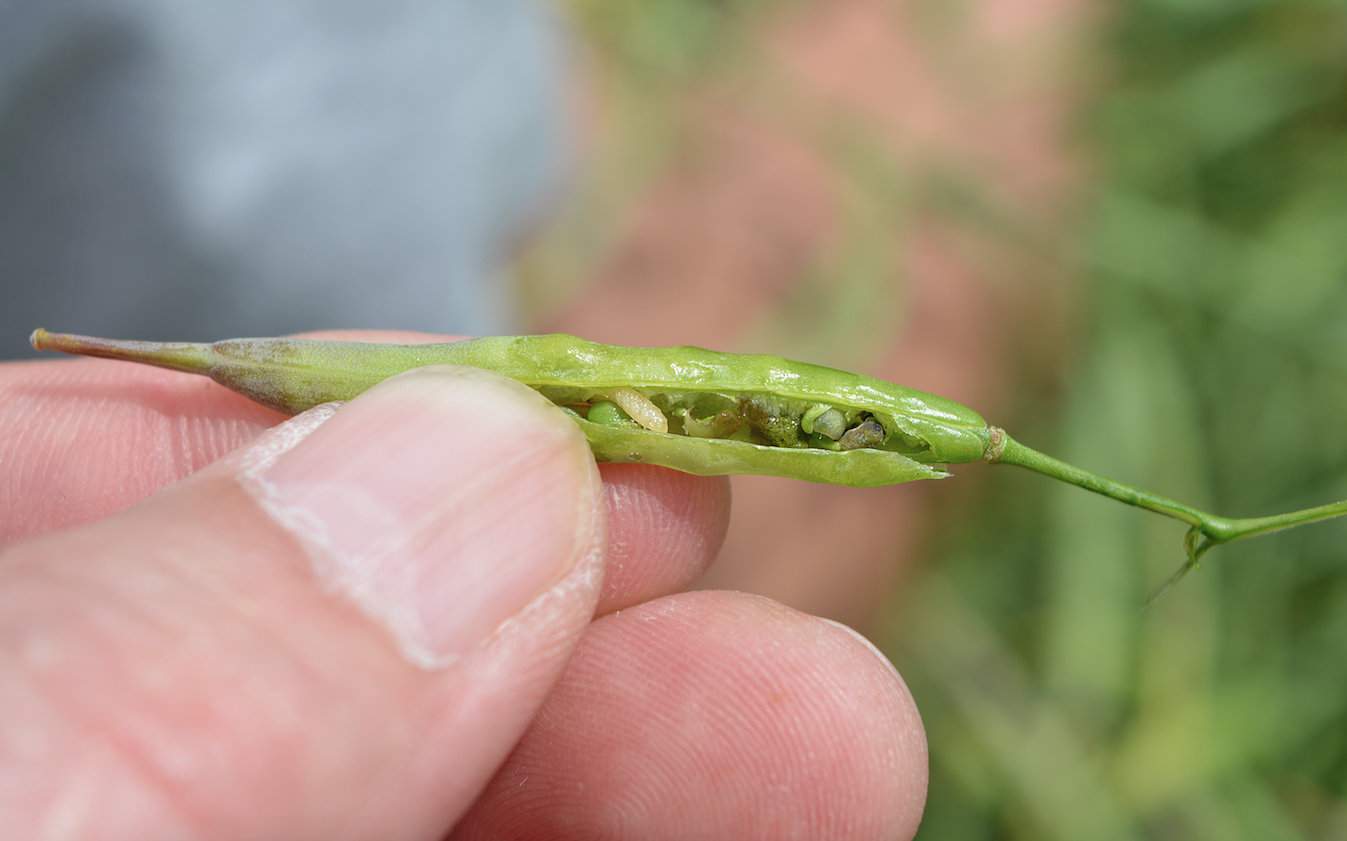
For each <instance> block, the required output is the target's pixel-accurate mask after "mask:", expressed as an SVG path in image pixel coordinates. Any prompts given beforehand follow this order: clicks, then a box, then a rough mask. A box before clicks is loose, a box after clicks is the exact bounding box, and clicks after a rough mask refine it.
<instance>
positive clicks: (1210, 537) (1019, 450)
mask: <svg viewBox="0 0 1347 841" xmlns="http://www.w3.org/2000/svg"><path fill="white" fill-rule="evenodd" d="M992 440H993V441H994V442H995V443H996V449H995V451H994V454H993V455H992V456H989V457H988V459H987V460H988V461H991V462H992V463H999V464H1013V465H1015V466H1016V467H1023V468H1025V469H1027V470H1032V471H1034V472H1035V473H1039V474H1042V475H1044V476H1048V477H1051V478H1053V479H1056V480H1058V481H1060V482H1066V483H1067V484H1071V485H1075V486H1076V487H1078V488H1084V489H1085V490H1087V491H1092V492H1093V493H1097V494H1099V495H1101V496H1106V497H1108V498H1109V499H1113V500H1117V501H1118V502H1122V503H1125V504H1127V505H1131V506H1134V507H1136V508H1143V509H1145V510H1147V511H1153V512H1155V513H1156V514H1160V515H1163V516H1165V517H1169V518H1171V519H1174V520H1179V521H1180V522H1183V523H1187V524H1188V526H1189V529H1188V534H1187V535H1186V536H1185V538H1184V549H1185V551H1186V553H1187V555H1188V560H1187V561H1186V562H1185V563H1184V565H1183V566H1182V567H1180V568H1179V569H1178V570H1177V571H1176V572H1175V573H1174V575H1173V576H1172V577H1171V578H1170V579H1169V580H1168V581H1166V582H1165V584H1164V585H1162V586H1161V587H1160V589H1159V590H1158V591H1156V593H1155V595H1153V596H1152V597H1151V599H1150V600H1151V601H1154V600H1155V598H1157V597H1158V596H1159V595H1160V594H1161V593H1163V592H1164V591H1165V590H1166V589H1168V588H1169V587H1170V586H1171V585H1172V584H1175V583H1176V582H1178V581H1179V580H1180V579H1181V578H1183V576H1184V575H1186V574H1187V573H1188V572H1189V571H1190V570H1191V569H1192V568H1193V567H1195V566H1197V563H1198V561H1199V560H1200V559H1201V558H1202V556H1203V555H1204V554H1206V552H1207V551H1208V550H1209V549H1211V548H1212V547H1213V546H1219V545H1220V544H1222V543H1233V542H1234V541H1236V540H1243V539H1244V538H1247V537H1256V536H1258V535H1260V534H1269V533H1271V532H1274V531H1281V530H1283V529H1289V528H1294V527H1295V526H1302V525H1307V524H1309V523H1318V522H1322V521H1324V520H1331V519H1334V518H1336V517H1343V516H1347V500H1342V501H1340V502H1331V503H1329V504H1327V505H1318V506H1315V507H1313V508H1304V509H1301V510H1299V511H1288V512H1286V513H1284V514H1274V515H1272V516H1269V517H1244V518H1231V517H1221V516H1218V515H1216V514H1211V513H1208V512H1206V511H1202V510H1199V509H1197V508H1194V507H1192V506H1191V505H1186V504H1184V503H1182V502H1179V501H1177V500H1173V499H1169V498H1168V497H1164V496H1160V495H1159V494H1153V493H1151V492H1149V491H1144V490H1141V489H1140V488H1134V487H1132V486H1131V485H1126V484H1123V483H1122V482H1115V481H1114V480H1112V479H1108V478H1105V477H1103V476H1099V475H1097V474H1094V473H1091V472H1089V471H1088V470H1083V469H1081V468H1079V467H1076V466H1075V465H1074V464H1067V463H1066V462H1064V461H1060V460H1058V459H1055V458H1053V457H1052V456H1050V455H1046V454H1044V453H1040V452H1038V451H1037V450H1035V449H1033V448H1031V447H1026V446H1025V445H1023V444H1021V443H1020V442H1018V441H1016V440H1015V439H1014V438H1011V437H1010V436H1009V435H1007V434H1006V433H1005V431H1004V430H1001V429H996V428H993V431H992Z"/></svg>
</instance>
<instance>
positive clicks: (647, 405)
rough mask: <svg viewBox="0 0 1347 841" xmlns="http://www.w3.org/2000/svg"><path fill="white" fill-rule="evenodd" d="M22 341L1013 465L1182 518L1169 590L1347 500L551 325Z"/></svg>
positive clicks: (768, 450)
mask: <svg viewBox="0 0 1347 841" xmlns="http://www.w3.org/2000/svg"><path fill="white" fill-rule="evenodd" d="M31 341H32V345H33V347H34V348H36V349H38V350H56V351H63V352H66V353H73V354H82V355H86V356H99V357H105V358H111V359H122V360H127V361H133V362H141V363H145V364H149V365H155V366H158V367H161V368H169V369H172V370H176V371H185V372H188V373H193V374H201V375H205V376H208V377H210V378H211V379H213V380H215V381H216V382H218V383H220V384H221V385H224V386H225V387H227V388H230V389H232V390H234V391H237V392H239V393H241V394H243V395H245V396H247V397H250V398H252V399H253V400H255V401H257V402H259V403H262V404H264V405H266V406H270V407H272V408H274V409H278V410H280V411H282V412H286V413H290V414H295V413H298V412H301V411H304V410H305V409H309V408H311V407H313V406H317V405H319V404H321V403H329V402H332V401H337V400H349V399H351V398H353V397H355V396H356V395H358V394H360V393H361V392H363V391H365V390H366V389H368V388H370V387H371V386H373V385H375V384H376V383H378V382H380V381H382V380H384V379H387V378H388V377H390V376H393V375H395V374H398V373H401V372H403V371H407V370H410V369H412V368H418V367H422V366H426V365H439V364H450V365H468V366H472V367H477V368H484V369H487V370H490V371H494V372H496V373H498V374H501V375H503V376H506V377H510V378H511V379H515V380H518V381H520V382H522V383H524V384H525V385H528V386H530V387H532V388H534V389H536V390H537V391H538V392H539V393H540V394H542V395H543V396H544V397H546V398H548V399H549V400H551V401H552V402H553V403H555V404H556V405H557V406H559V407H561V408H562V409H563V410H565V411H566V412H567V413H568V414H569V415H570V417H572V418H573V419H574V421H575V422H576V423H577V424H578V425H579V426H580V428H581V430H582V431H583V432H584V434H585V438H586V439H587V440H588V441H589V445H590V448H591V449H592V450H593V452H594V456H595V458H596V459H598V460H600V461H614V462H642V463H647V464H655V465H660V466H663V467H669V468H673V469H675V470H681V471H684V472H687V473H695V474H699V475H723V474H733V473H747V474H761V475H771V476H783V477H787V478H795V479H804V480H807V481H811V482H827V483H832V484H839V485H851V486H854V487H873V486H877V485H891V484H899V483H902V482H910V481H915V480H917V479H937V478H942V477H944V476H946V475H948V474H946V473H945V472H944V471H943V470H942V469H941V468H942V466H943V465H947V464H960V463H966V462H973V461H986V462H988V463H992V464H1013V465H1016V466H1019V467H1023V468H1026V469H1029V470H1032V471H1034V472H1037V473H1040V474H1043V475H1046V476H1050V477H1052V478H1054V479H1057V480H1059V481H1063V482H1067V483H1069V484H1073V485H1076V486H1078V487H1081V488H1084V489H1086V490H1089V491H1092V492H1094V493H1097V494H1101V495H1103V496H1107V497H1109V498H1111V499H1115V500H1118V501H1120V502H1123V503H1126V504H1128V505H1133V506H1136V507H1138V508H1144V509H1146V510H1149V511H1153V512H1155V513H1158V514H1162V515H1164V516H1166V517H1170V518H1172V519H1176V520H1180V521H1182V522H1184V523H1187V524H1188V526H1189V531H1188V534H1187V536H1186V538H1185V541H1184V545H1185V548H1186V553H1187V562H1186V563H1185V564H1184V565H1183V566H1182V567H1181V568H1180V569H1179V571H1178V572H1177V573H1176V574H1175V576H1174V577H1173V578H1171V579H1170V581H1169V582H1167V584H1166V586H1168V585H1169V584H1172V583H1173V582H1174V581H1177V580H1178V579H1179V578H1181V577H1182V575H1183V574H1184V573H1186V572H1187V571H1188V570H1190V569H1191V568H1193V567H1194V566H1196V564H1197V562H1198V560H1199V559H1200V558H1201V557H1202V556H1203V554H1205V553H1206V552H1207V551H1208V550H1210V549H1211V548H1212V547H1213V546H1217V545H1219V544H1222V543H1229V542H1231V541H1235V540H1240V539H1243V538H1246V537H1252V536H1255V535H1259V534H1266V533H1268V532H1272V531H1278V530H1281V529H1286V528H1292V527H1294V526H1298V525H1303V524H1306V523H1312V522H1318V521H1321V520H1327V519H1332V518H1334V517H1340V516H1343V515H1347V500H1343V501H1341V502H1336V503H1330V504H1328V505H1321V506H1318V507H1315V508H1308V509H1304V510H1301V511H1293V512H1289V513H1286V514H1279V515H1275V516H1271V517H1250V518H1238V519H1237V518H1227V517H1220V516H1217V515H1214V514H1210V513H1207V512H1204V511H1199V510H1198V509H1195V508H1193V507H1191V506H1188V505H1185V504H1183V503H1181V502H1177V501H1175V500H1171V499H1167V498H1165V497H1162V496H1158V495H1156V494H1152V493H1149V492H1147V491H1143V490H1140V489H1137V488H1133V487H1131V486H1128V485H1124V484H1122V483H1119V482H1115V481H1113V480H1110V479H1106V478H1104V477H1101V476H1097V475H1095V474H1093V473H1089V472H1088V471H1085V470H1082V469H1081V468H1078V467H1075V466H1074V465H1070V464H1066V463H1065V462H1061V461H1058V460H1057V459H1054V458H1052V457H1051V456H1047V455H1044V454H1043V453H1039V452H1037V451H1035V450H1033V449H1031V448H1029V447H1026V446H1024V445H1023V444H1021V443H1019V442H1018V441H1016V440H1015V439H1013V438H1011V437H1010V436H1009V435H1008V434H1006V432H1005V431H1004V430H1002V429H1000V428H998V427H993V426H991V425H989V424H988V423H987V422H986V421H985V420H983V419H982V417H981V415H979V414H978V413H977V412H975V411H973V410H972V409H969V408H968V407H966V406H962V405H960V404H958V403H955V402H954V401H952V400H947V399H945V398H943V397H938V396H936V395H933V394H927V393H925V392H921V391H916V390H914V389H909V388H904V387H903V386H899V385H894V384H892V383H887V382H884V381H882V380H877V379H874V378H871V377H866V376H863V375H860V374H852V373H848V372H845V371H838V370H836V369H832V368H825V367H822V366H818V365H810V364H808V363H803V362H792V361H789V360H785V359H781V358H779V357H775V356H758V355H747V354H731V353H720V352H717V351H711V350H706V349H703V348H697V347H665V348H631V347H620V346H616V345H604V344H599V343H596V342H590V341H586V340H584V339H579V338H576V337H574V336H567V335H560V334H555V335H546V336H493V337H486V338H480V339H468V340H464V341H459V342H449V343H443V344H421V345H396V344H373V343H365V342H329V341H318V340H311V339H289V338H274V339H232V340H228V341H222V342H215V343H214V344H199V343H187V342H178V343H171V342H139V341H119V340H110V339H99V338H93V337H88V336H78V335H72V334H62V333H49V332H47V331H46V330H42V329H39V330H36V331H34V332H33V335H32V339H31ZM1162 589H1163V588H1162Z"/></svg>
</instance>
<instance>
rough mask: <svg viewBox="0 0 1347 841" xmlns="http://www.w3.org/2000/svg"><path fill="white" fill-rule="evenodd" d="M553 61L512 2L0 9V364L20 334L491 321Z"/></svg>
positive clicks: (540, 194) (151, 3) (556, 99)
mask: <svg viewBox="0 0 1347 841" xmlns="http://www.w3.org/2000/svg"><path fill="white" fill-rule="evenodd" d="M563 59H564V55H563V49H562V43H561V38H560V33H559V31H558V26H557V21H556V19H555V18H554V16H553V14H552V12H551V10H549V9H548V8H547V7H546V6H542V5H539V4H535V3H532V2H527V0H500V1H499V2H491V3H482V2H477V0H441V2H422V1H421V0H391V2H380V3H369V2H361V1H360V0H266V1H265V2H263V0H242V2H232V3H223V4H206V3H182V2H173V0H66V1H64V2H62V1H60V0H58V1H57V2H38V1H37V0H28V2H24V0H18V2H14V0H9V1H8V2H3V3H0V284H3V296H2V298H0V299H2V300H3V305H0V357H16V356H25V355H27V353H28V351H27V347H26V341H25V339H26V337H27V335H28V333H29V331H31V330H32V329H33V328H34V327H36V326H47V327H51V328H53V329H60V330H68V331H74V332H85V333H95V334H97V333H105V334H114V335H122V336H129V337H144V338H164V339H173V338H177V339H203V340H204V339H213V338H226V337H230V336H235V335H271V334H278V333H286V332H292V331H297V330H306V329H315V328H325V327H389V328H392V327H397V328H406V329H422V330H434V331H445V332H473V333H483V332H503V331H504V330H505V329H506V328H507V327H508V326H509V324H510V318H509V315H508V313H509V310H510V308H509V306H508V293H507V291H506V288H505V286H504V284H503V283H502V282H501V280H500V277H499V266H500V263H501V258H502V256H503V255H504V253H505V252H506V251H508V249H509V248H510V246H511V243H512V242H514V241H515V240H517V239H518V238H519V237H520V236H521V235H522V233H523V231H524V230H525V229H526V228H527V227H528V226H529V224H530V222H531V221H532V220H534V219H536V217H537V215H538V214H539V213H540V210H541V208H542V207H543V206H544V205H545V204H546V202H547V199H548V197H549V196H551V195H552V194H554V193H555V191H556V190H557V188H558V184H559V180H560V174H561V173H562V171H563V168H564V162H565V160H566V157H567V152H566V148H565V146H566V138H567V134H566V132H565V130H564V124H563V121H564V117H565V114H564V96H563V86H564V85H565V79H564V78H563V73H562V69H563V63H564V62H563Z"/></svg>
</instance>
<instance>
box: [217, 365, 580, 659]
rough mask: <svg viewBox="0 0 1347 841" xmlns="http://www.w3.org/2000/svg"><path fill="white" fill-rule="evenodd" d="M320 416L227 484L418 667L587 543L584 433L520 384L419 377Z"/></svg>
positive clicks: (267, 448)
mask: <svg viewBox="0 0 1347 841" xmlns="http://www.w3.org/2000/svg"><path fill="white" fill-rule="evenodd" d="M329 414H330V415H331V416H330V417H329V418H327V419H323V420H318V421H317V422H316V423H314V422H313V421H310V422H309V427H308V428H303V429H302V430H301V431H302V433H303V434H300V435H298V436H296V435H294V434H292V435H290V436H288V437H287V436H285V434H284V433H282V434H281V436H280V438H279V439H277V438H272V439H271V440H270V441H268V440H264V441H262V442H260V443H259V444H258V445H257V447H255V448H254V449H253V451H252V452H250V453H249V454H247V455H245V457H244V458H243V459H242V460H241V461H240V465H241V470H240V474H239V478H240V481H241V483H242V484H243V486H244V487H245V488H246V489H247V490H248V492H249V493H250V494H251V495H252V496H253V497H254V498H255V499H256V500H257V502H258V503H259V505H260V506H261V508H262V509H263V510H264V511H265V512H266V513H267V514H268V515H269V516H270V517H271V518H272V519H273V520H274V521H275V522H276V523H277V524H278V525H279V526H280V527H281V528H283V529H285V530H286V531H288V532H290V533H291V534H292V535H294V536H295V537H296V538H297V539H298V541H299V542H300V543H301V544H302V545H303V546H304V548H305V550H306V551H307V552H308V554H309V557H310V559H311V561H312V567H313V570H314V573H315V575H316V576H317V578H318V580H319V581H320V582H321V584H322V586H323V587H325V588H326V589H328V590H329V591H331V592H333V593H335V594H337V595H338V596H340V597H344V598H346V599H349V600H350V601H351V602H353V603H354V604H355V605H356V606H358V607H359V608H360V610H361V611H362V612H363V613H365V615H367V616H368V617H370V618H371V619H373V620H374V621H376V622H378V623H379V624H380V625H382V626H383V627H384V628H386V629H387V631H388V632H389V633H390V634H391V635H392V638H393V640H394V641H395V642H396V644H397V647H398V649H399V650H400V651H401V653H402V654H403V655H404V656H405V657H406V658H407V659H408V660H410V661H411V662H412V663H414V664H416V665H417V666H420V667H423V668H427V669H433V668H441V667H444V666H446V665H449V664H451V663H453V662H454V661H455V660H457V659H458V658H459V657H460V656H462V655H463V654H465V653H467V652H468V651H470V650H472V649H473V648H474V647H476V646H478V645H480V644H481V643H482V642H484V641H485V640H486V639H488V638H489V637H490V636H491V635H492V634H493V633H494V632H495V630H496V629H497V628H498V627H500V626H501V625H502V624H503V623H504V622H506V621H507V620H509V619H510V618H511V617H513V616H515V615H516V614H517V613H519V612H520V611H521V610H523V609H524V608H525V607H526V606H528V605H529V604H530V603H531V602H533V601H534V600H535V599H537V598H538V597H539V596H541V595H543V594H544V593H546V592H547V591H549V590H550V589H551V588H552V587H553V586H554V585H556V584H557V583H558V582H559V581H560V580H561V579H563V578H564V577H565V576H566V573H567V572H569V571H570V570H571V568H572V567H574V566H575V564H576V563H577V561H578V560H580V559H581V558H583V557H585V556H586V555H589V554H591V553H593V552H595V551H598V549H597V548H596V547H599V546H601V545H602V535H601V531H602V526H601V523H602V519H601V517H599V516H596V512H597V511H598V510H599V506H600V505H601V501H602V500H601V497H600V495H599V479H598V473H597V471H596V470H595V468H594V464H593V461H592V459H591V458H590V456H589V451H588V448H587V447H586V446H585V445H584V439H583V437H582V436H581V435H580V433H579V430H578V429H576V427H575V425H574V424H572V423H571V422H569V421H568V420H567V419H566V418H565V417H564V416H563V415H562V414H561V413H560V412H559V411H558V410H557V409H556V408H555V407H554V406H552V405H551V404H549V403H548V402H547V401H546V400H544V399H543V398H542V397H541V396H539V395H538V394H537V393H536V392H534V391H532V390H531V389H528V388H527V387H525V386H523V385H520V384H519V383H516V382H513V381H510V380H506V379H503V378H500V377H498V376H495V375H493V374H489V373H486V372H483V371H479V370H476V369H472V368H454V367H435V368H423V369H418V370H415V371H412V372H410V373H407V374H404V375H401V376H399V377H395V378H393V379H391V380H388V381H386V382H384V383H381V384H380V385H378V386H376V387H374V388H373V389H371V390H370V391H368V392H366V393H365V394H364V395H362V396H360V397H358V398H356V399H355V400H353V401H351V402H350V403H349V404H347V405H345V406H343V407H342V408H341V409H339V410H336V411H335V412H331V411H329ZM303 418H304V416H301V417H300V418H297V419H295V421H292V422H291V423H301V424H302V423H303ZM296 439H298V440H296Z"/></svg>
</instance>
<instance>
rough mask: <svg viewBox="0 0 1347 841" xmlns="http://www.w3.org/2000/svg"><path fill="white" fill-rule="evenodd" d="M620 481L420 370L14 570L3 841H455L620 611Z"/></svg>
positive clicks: (555, 435) (295, 423)
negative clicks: (572, 665) (451, 839)
mask: <svg viewBox="0 0 1347 841" xmlns="http://www.w3.org/2000/svg"><path fill="white" fill-rule="evenodd" d="M601 502H602V498H601V495H600V484H599V478H598V473H597V471H596V470H595V467H594V464H593V461H592V459H591V458H590V456H589V451H588V449H587V448H586V447H585V444H584V440H583V438H582V437H581V436H580V434H579V431H578V430H577V429H576V427H575V425H574V424H573V423H571V422H570V421H569V420H567V419H566V418H565V417H564V415H563V414H562V413H561V412H559V411H558V410H557V409H555V408H554V407H552V406H551V405H550V404H548V403H547V402H546V401H545V400H543V399H542V398H541V397H539V396H538V395H537V394H536V393H534V392H532V391H531V390H529V389H527V388H525V387H524V386H522V385H519V384H517V383H514V382H511V381H508V380H503V379H500V378H498V377H495V376H493V375H490V374H485V373H483V372H480V371H475V370H472V369H462V368H432V369H421V370H418V371H415V372H412V373H409V374H406V375H403V376H400V377H397V378H395V379H393V380H389V381H387V382H385V383H384V384H382V385H380V386H378V387H376V388H374V389H372V390H371V391H370V392H368V393H367V394H365V395H363V396H361V397H359V398H357V399H356V400H354V401H352V402H351V403H350V404H348V405H346V406H344V407H342V408H339V409H337V408H333V407H330V406H329V407H319V408H317V409H314V410H312V411H311V412H309V413H306V414H305V415H301V416H300V417H298V418H295V419H293V420H291V421H289V422H288V423H286V424H284V425H282V426H280V427H277V428H276V429H274V430H272V431H271V432H269V433H268V434H267V435H265V436H264V437H263V438H262V439H260V440H259V441H258V442H257V443H255V444H254V445H252V446H250V447H249V448H247V449H246V450H245V451H243V452H240V453H237V454H235V455H233V456H230V457H229V458H227V459H225V460H224V461H223V462H221V463H218V464H216V465H214V466H212V467H210V468H209V469H207V470H206V471H203V472H202V473H199V474H196V475H195V476H193V477H191V478H189V479H188V480H186V481H185V482H183V483H180V484H179V485H176V486H173V487H171V488H169V489H167V490H166V491H164V492H162V493H160V494H159V495H157V496H155V497H153V498H151V499H149V500H147V501H146V502H144V503H142V504H141V505H140V506H138V507H137V508H134V509H132V510H130V511H128V512H126V513H124V514H122V515H119V516H117V517H114V518H111V519H108V520H104V521H102V522H100V523H96V524H93V525H90V526H86V527H83V528H81V529H78V530H74V531H70V532H64V533H58V534H55V535H51V536H48V537H45V538H42V539H40V540H37V541H33V542H30V543H26V544H19V545H17V546H15V547H12V548H11V549H10V550H9V551H8V552H6V553H5V554H4V555H0V580H3V581H4V586H3V587H0V826H5V827H7V828H8V829H9V831H10V832H12V833H13V836H14V837H19V838H42V839H49V838H50V839H56V838H80V839H90V838H99V839H120V838H127V839H132V838H134V839H141V838H193V839H217V838H218V839H238V838H255V839H264V838H284V839H306V838H313V839H319V838H321V839H325V840H326V839H335V838H374V837H379V838H389V839H398V838H430V837H438V834H439V833H442V832H443V831H444V830H445V829H446V828H448V827H449V826H451V825H452V823H453V821H454V819H455V818H456V817H457V815H458V814H460V813H461V812H462V811H463V810H465V809H466V808H467V806H468V804H469V803H470V802H471V800H472V799H473V797H474V796H475V795H476V793H477V792H478V791H479V789H480V788H481V787H482V786H483V785H485V783H486V781H487V780H488V778H489V777H490V775H491V773H492V771H493V770H494V769H495V768H496V766H497V765H498V764H499V763H500V762H501V760H502V759H503V758H504V757H505V755H506V753H507V752H508V751H509V750H510V748H511V747H512V745H513V744H514V743H515V741H516V740H517V739H518V738H519V736H520V735H521V734H522V732H523V730H524V728H525V727H526V725H527V724H528V722H529V720H530V718H531V717H532V715H533V714H534V712H535V710H536V709H537V707H538V705H539V703H540V702H541V700H542V698H543V696H544V694H545V693H546V692H547V690H548V688H549V687H550V685H551V684H552V682H553V681H554V680H555V679H556V677H557V675H558V673H559V672H560V669H561V667H562V665H563V664H564V662H565V660H566V657H567V655H568V654H569V652H570V649H571V646H572V644H573V643H574V642H575V640H576V638H577V637H578V635H579V634H580V632H581V630H582V629H583V628H584V626H585V624H586V623H587V621H588V619H589V617H590V614H591V612H592V610H593V607H594V603H595V599H596V597H597V593H598V588H599V584H600V579H601V554H602V547H603V545H604V537H603V521H602V511H603V506H602V504H601Z"/></svg>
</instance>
